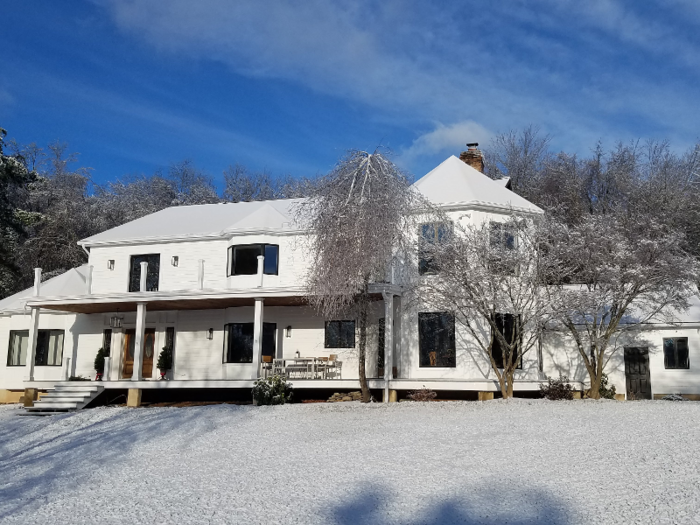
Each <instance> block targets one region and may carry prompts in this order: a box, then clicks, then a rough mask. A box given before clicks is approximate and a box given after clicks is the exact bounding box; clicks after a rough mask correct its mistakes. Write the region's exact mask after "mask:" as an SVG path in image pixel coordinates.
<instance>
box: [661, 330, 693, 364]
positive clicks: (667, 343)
mask: <svg viewBox="0 0 700 525" xmlns="http://www.w3.org/2000/svg"><path fill="white" fill-rule="evenodd" d="M664 368H667V369H674V368H681V369H682V368H685V369H687V368H690V360H689V359H688V338H687V337H667V338H664Z"/></svg>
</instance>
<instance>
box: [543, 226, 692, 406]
mask: <svg viewBox="0 0 700 525" xmlns="http://www.w3.org/2000/svg"><path fill="white" fill-rule="evenodd" d="M550 233H551V239H553V240H554V241H555V242H551V243H550V245H549V250H550V252H551V255H552V256H554V257H555V258H556V259H558V260H559V261H561V265H562V267H563V268H567V269H568V271H567V273H564V274H562V277H563V278H561V279H559V280H552V279H551V278H550V285H549V286H547V287H546V290H547V293H548V295H549V297H550V299H551V303H552V308H553V310H554V311H555V312H556V317H555V319H556V321H557V324H558V326H560V327H563V329H564V330H566V331H567V332H568V333H569V334H570V335H571V337H572V338H573V339H574V341H575V342H576V347H577V349H578V353H579V354H580V356H581V359H582V360H583V363H584V364H585V366H586V370H587V371H588V375H589V378H590V383H591V389H590V397H592V398H596V399H597V398H598V395H599V394H598V391H599V388H600V382H601V379H602V375H603V372H604V370H605V367H606V365H607V364H608V362H609V360H610V358H611V357H612V355H613V354H614V353H615V351H616V350H617V348H616V346H615V345H613V344H611V342H612V341H614V339H616V338H617V337H619V336H620V335H623V334H625V333H630V332H634V331H636V330H638V329H639V328H640V327H641V326H642V325H643V324H645V323H648V322H651V321H660V320H664V321H667V322H673V320H674V314H675V312H678V311H682V310H684V309H686V308H688V299H689V298H690V296H692V295H693V294H695V293H697V291H698V290H697V287H696V284H695V283H697V282H698V277H699V274H698V263H697V261H696V259H695V258H694V257H693V256H691V255H689V254H688V253H687V252H686V251H684V250H683V245H684V238H683V237H684V236H683V233H682V232H677V231H673V230H672V229H671V228H669V227H668V226H667V225H663V224H660V223H659V222H658V221H657V220H656V219H655V218H654V217H653V216H650V215H643V214H636V215H630V214H629V213H624V214H623V213H614V214H610V213H608V214H606V215H604V216H603V215H590V216H587V217H585V218H584V219H583V220H581V221H580V222H579V223H578V224H575V225H564V224H563V223H559V224H556V223H553V227H552V230H551V232H550Z"/></svg>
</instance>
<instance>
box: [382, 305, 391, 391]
mask: <svg viewBox="0 0 700 525" xmlns="http://www.w3.org/2000/svg"><path fill="white" fill-rule="evenodd" d="M382 296H383V297H384V402H385V403H388V402H389V381H390V380H391V379H392V377H391V373H392V370H393V368H394V355H393V349H394V294H391V293H387V292H383V293H382Z"/></svg>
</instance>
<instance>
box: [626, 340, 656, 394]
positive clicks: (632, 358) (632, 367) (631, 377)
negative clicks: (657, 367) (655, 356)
mask: <svg viewBox="0 0 700 525" xmlns="http://www.w3.org/2000/svg"><path fill="white" fill-rule="evenodd" d="M625 378H626V383H627V399H630V400H633V399H651V378H650V377H649V349H648V348H645V347H639V348H636V347H632V348H625Z"/></svg>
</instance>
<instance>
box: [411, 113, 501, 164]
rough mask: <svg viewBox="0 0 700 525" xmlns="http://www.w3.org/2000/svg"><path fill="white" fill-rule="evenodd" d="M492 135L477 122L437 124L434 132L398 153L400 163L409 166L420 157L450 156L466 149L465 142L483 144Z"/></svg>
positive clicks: (423, 136) (425, 134)
mask: <svg viewBox="0 0 700 525" xmlns="http://www.w3.org/2000/svg"><path fill="white" fill-rule="evenodd" d="M492 136H493V133H492V132H491V131H489V130H487V129H486V128H484V127H483V126H482V125H480V124H478V123H477V122H474V121H471V120H465V121H463V122H457V123H454V124H450V125H449V126H445V125H443V124H441V123H437V124H436V127H435V129H434V130H432V131H429V132H427V133H424V134H423V135H421V136H420V137H418V138H417V139H415V140H414V141H413V143H412V144H411V145H410V146H409V147H407V148H406V149H404V150H403V151H401V152H400V157H401V163H402V164H407V165H410V164H411V163H412V162H414V161H415V159H416V158H417V157H420V156H422V155H437V154H439V155H450V154H456V153H458V152H459V151H461V150H464V149H466V144H465V141H467V140H468V141H474V142H480V143H482V144H483V143H485V142H487V141H488V140H489V139H490V138H491V137H492Z"/></svg>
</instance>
